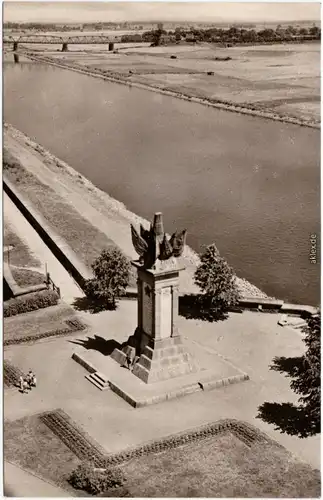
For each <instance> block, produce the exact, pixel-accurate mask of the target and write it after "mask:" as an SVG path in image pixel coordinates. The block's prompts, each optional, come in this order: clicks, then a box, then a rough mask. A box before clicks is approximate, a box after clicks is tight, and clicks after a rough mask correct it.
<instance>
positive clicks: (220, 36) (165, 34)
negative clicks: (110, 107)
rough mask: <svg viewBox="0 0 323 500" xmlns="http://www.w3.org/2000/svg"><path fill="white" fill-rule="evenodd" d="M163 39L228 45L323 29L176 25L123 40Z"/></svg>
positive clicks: (310, 36) (317, 36) (308, 36)
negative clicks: (172, 28)
mask: <svg viewBox="0 0 323 500" xmlns="http://www.w3.org/2000/svg"><path fill="white" fill-rule="evenodd" d="M163 40H165V41H166V43H167V42H169V41H173V42H176V41H181V40H186V41H187V42H209V43H212V42H215V43H225V44H241V43H251V44H252V43H271V42H274V43H275V42H276V43H283V42H292V41H299V42H305V41H308V40H321V28H318V27H317V26H312V27H311V28H300V27H294V26H287V27H282V26H281V25H278V26H277V28H276V29H271V28H264V29H262V30H258V31H256V30H255V29H253V28H252V29H246V28H239V27H235V26H232V27H231V28H229V29H222V28H209V29H194V28H190V29H189V30H184V29H182V28H177V29H176V30H175V31H165V30H163V29H157V30H150V31H146V32H145V33H143V34H142V35H140V34H129V35H124V36H123V37H122V39H121V41H122V42H125V43H126V42H138V41H142V42H150V43H152V44H153V45H160V44H161V43H163Z"/></svg>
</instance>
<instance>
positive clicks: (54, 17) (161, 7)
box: [3, 0, 320, 23]
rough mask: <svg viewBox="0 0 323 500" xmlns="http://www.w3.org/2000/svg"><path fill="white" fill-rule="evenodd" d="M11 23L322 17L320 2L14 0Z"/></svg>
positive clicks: (8, 9) (9, 7)
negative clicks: (24, 0) (72, 0)
mask: <svg viewBox="0 0 323 500" xmlns="http://www.w3.org/2000/svg"><path fill="white" fill-rule="evenodd" d="M3 6H4V7H3V19H4V21H5V22H6V21H11V22H30V21H34V22H60V23H61V22H62V23H64V22H66V23H72V22H75V23H78V22H93V21H101V22H104V21H106V22H109V21H110V22H121V21H133V22H136V21H158V20H160V21H174V22H176V21H195V22H198V21H200V22H204V21H210V22H216V21H219V22H221V21H231V22H235V21H241V22H242V21H261V22H266V21H267V22H270V21H298V20H317V21H319V19H320V4H319V3H318V2H307V3H296V2H288V3H287V2H286V3H285V2H284V3H274V2H270V3H269V2H268V3H264V2H254V3H244V2H239V3H229V2H212V1H210V2H196V1H194V2H164V1H157V2H137V1H134V0H133V1H130V2H129V1H128V2H114V1H110V2H94V1H93V2H60V1H57V0H56V1H55V2H45V1H42V2H15V1H13V0H8V1H7V2H4V3H3Z"/></svg>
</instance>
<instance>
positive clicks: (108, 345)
mask: <svg viewBox="0 0 323 500" xmlns="http://www.w3.org/2000/svg"><path fill="white" fill-rule="evenodd" d="M69 342H70V343H71V344H76V345H80V346H82V347H84V348H85V349H88V350H93V351H98V352H100V353H101V354H103V355H104V356H110V354H111V353H112V352H113V351H114V349H120V348H121V347H122V346H121V344H119V342H117V341H116V340H114V339H108V340H107V339H104V338H103V337H100V336H99V335H94V337H87V338H86V339H76V340H69Z"/></svg>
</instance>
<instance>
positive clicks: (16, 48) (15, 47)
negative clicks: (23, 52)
mask: <svg viewBox="0 0 323 500" xmlns="http://www.w3.org/2000/svg"><path fill="white" fill-rule="evenodd" d="M16 50H18V42H13V51H14V52H16Z"/></svg>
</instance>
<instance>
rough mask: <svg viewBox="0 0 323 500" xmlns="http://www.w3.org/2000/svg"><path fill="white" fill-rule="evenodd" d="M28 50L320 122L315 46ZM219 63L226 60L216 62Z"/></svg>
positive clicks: (118, 46)
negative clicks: (110, 50)
mask: <svg viewBox="0 0 323 500" xmlns="http://www.w3.org/2000/svg"><path fill="white" fill-rule="evenodd" d="M28 48H29V50H32V51H40V50H42V51H45V52H46V55H50V56H51V57H53V58H55V59H63V60H65V61H66V62H70V63H72V64H74V63H75V64H77V65H80V66H82V67H84V68H87V69H95V68H96V69H100V70H103V71H106V72H108V73H109V72H111V73H112V74H116V75H119V76H122V77H124V78H127V80H129V81H130V82H136V83H142V84H146V85H151V86H154V87H159V88H162V89H167V90H172V91H175V92H177V93H184V94H186V95H190V96H194V97H199V98H203V99H207V100H210V101H224V102H228V103H233V104H235V105H239V106H245V107H248V108H251V109H255V110H260V111H267V112H268V111H269V112H275V113H278V114H279V115H283V116H288V117H292V118H297V119H299V120H302V121H303V122H310V123H313V122H314V123H318V122H319V121H320V44H319V43H307V44H281V45H262V46H260V45H258V46H236V47H230V48H222V47H217V46H215V45H213V44H206V43H201V44H196V45H170V46H163V47H149V46H147V44H142V45H141V46H140V45H138V44H137V45H136V44H128V45H126V44H116V45H115V48H116V49H118V50H117V53H113V52H108V51H107V47H106V46H104V45H96V46H95V45H87V46H82V47H80V46H76V45H71V46H70V47H69V52H67V53H64V54H63V53H61V52H59V51H60V48H59V47H58V46H57V47H56V46H35V45H30V46H29V47H28ZM171 56H176V58H171ZM216 58H218V60H216ZM225 58H231V59H229V60H222V59H225ZM130 71H131V73H130ZM207 72H213V73H214V74H212V75H208V74H207Z"/></svg>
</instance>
